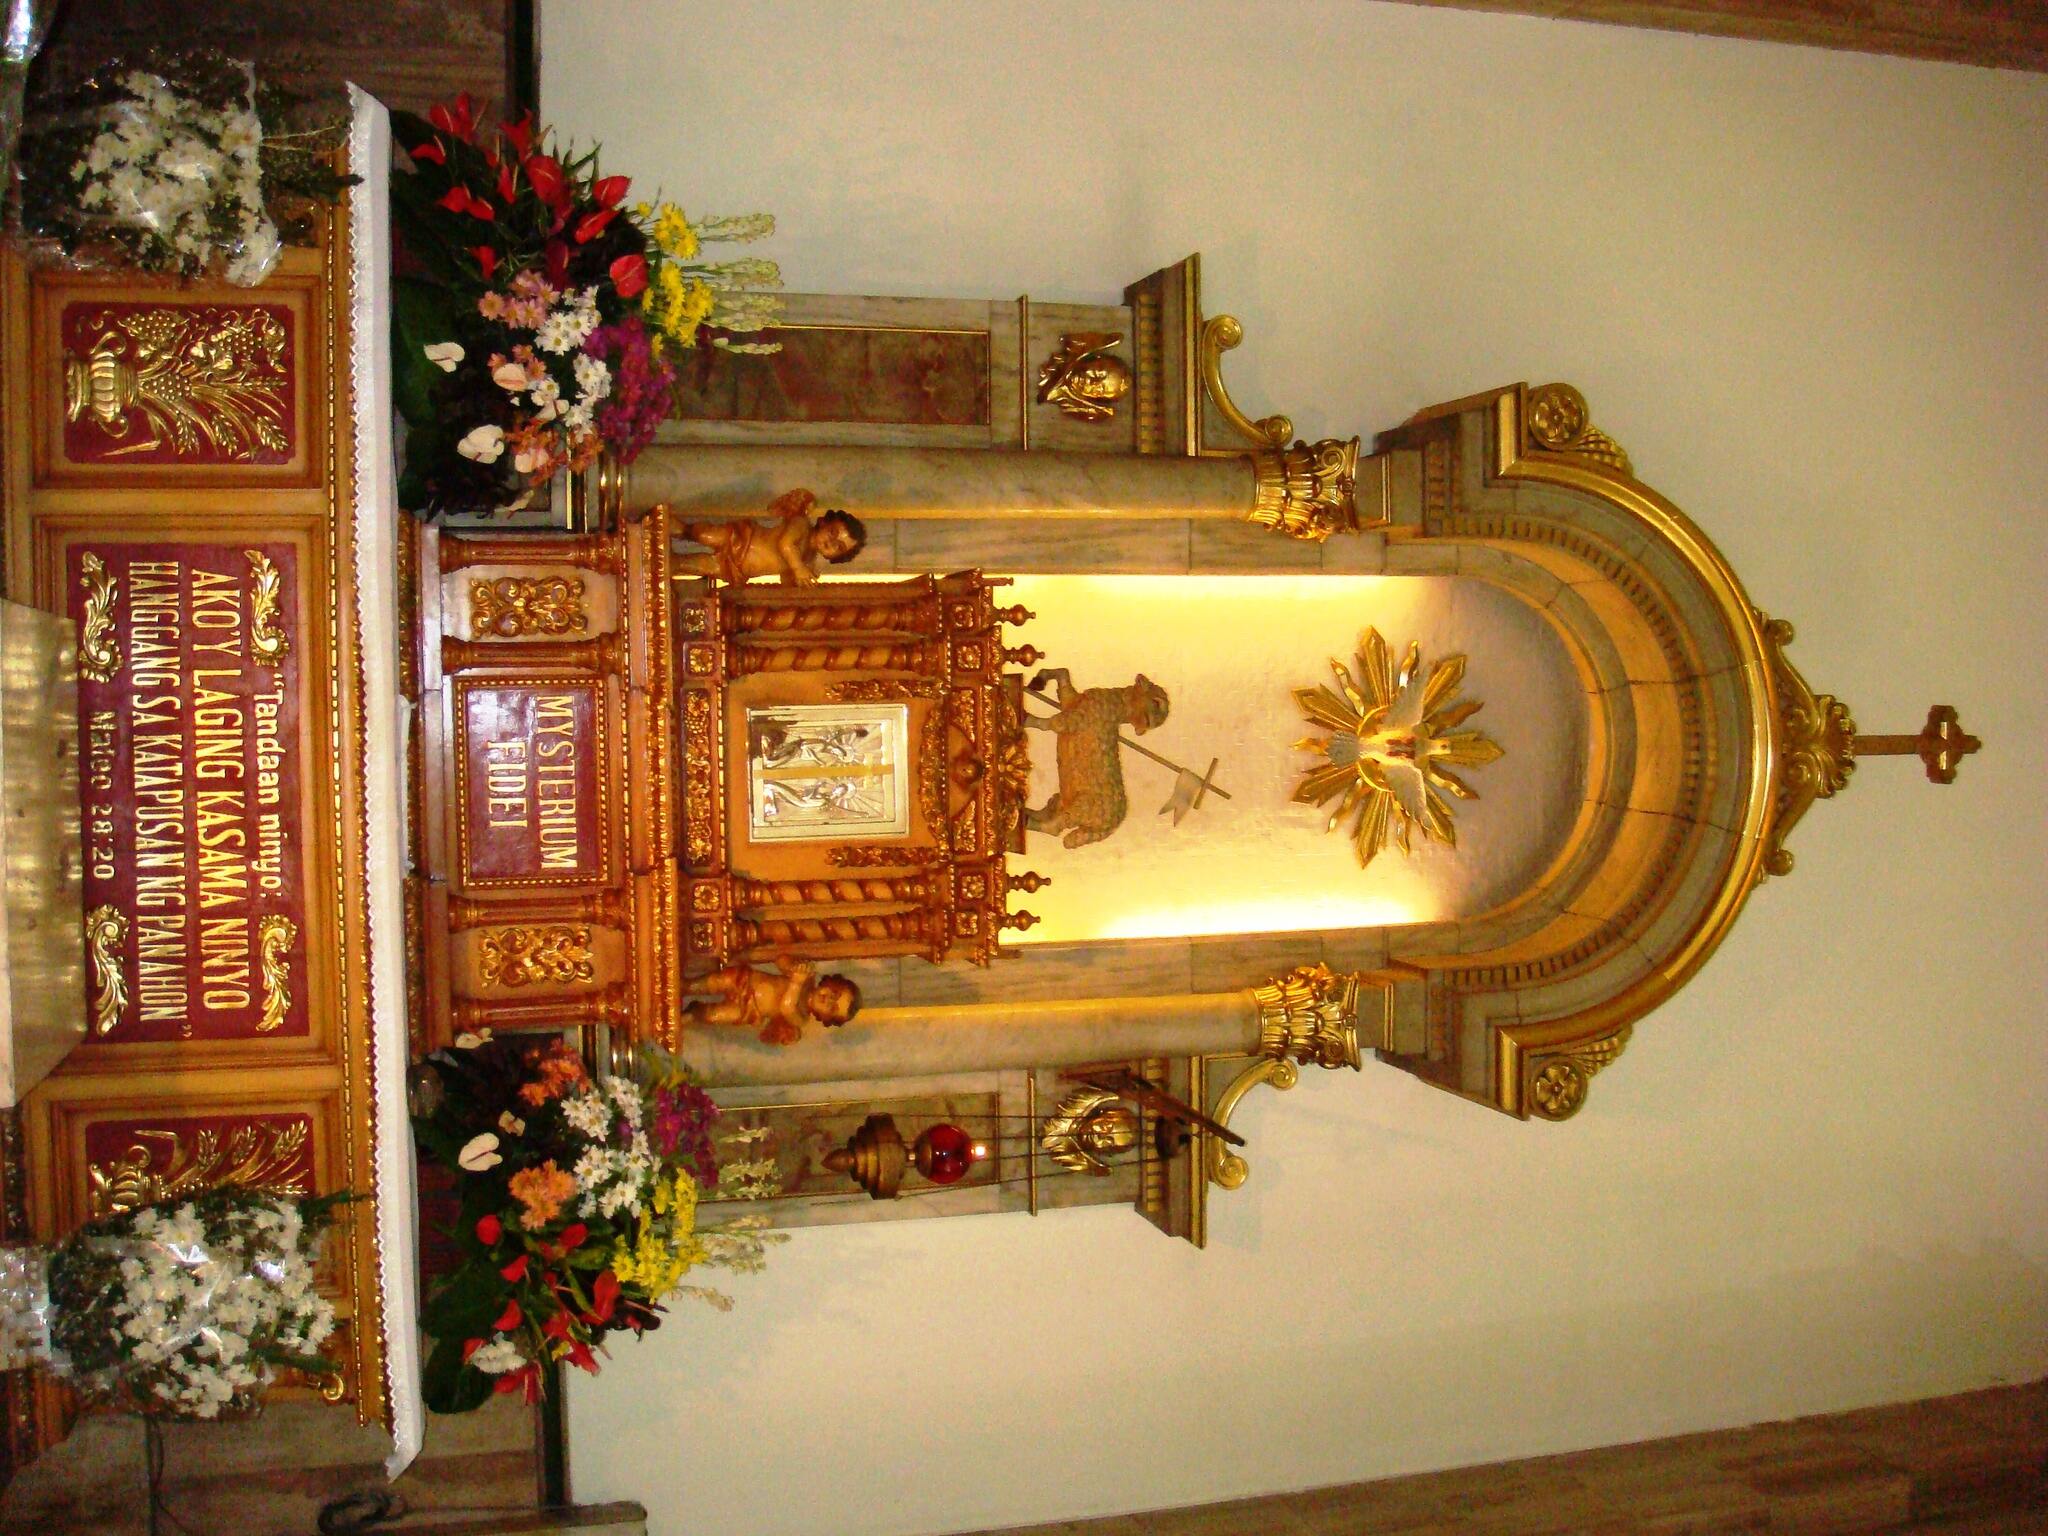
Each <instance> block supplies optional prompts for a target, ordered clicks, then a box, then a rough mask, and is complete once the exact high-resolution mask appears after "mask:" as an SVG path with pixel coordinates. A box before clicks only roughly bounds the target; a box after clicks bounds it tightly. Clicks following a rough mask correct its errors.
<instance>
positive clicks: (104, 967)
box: [85, 906, 128, 1035]
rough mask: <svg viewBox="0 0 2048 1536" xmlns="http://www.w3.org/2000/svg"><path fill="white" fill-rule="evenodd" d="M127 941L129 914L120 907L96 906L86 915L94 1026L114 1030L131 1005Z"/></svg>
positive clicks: (107, 1031)
mask: <svg viewBox="0 0 2048 1536" xmlns="http://www.w3.org/2000/svg"><path fill="white" fill-rule="evenodd" d="M127 941H128V918H127V916H126V915H125V914H124V913H123V912H122V911H121V909H120V908H119V907H115V906H103V907H94V908H93V909H92V911H90V912H88V913H87V914H86V915H85V947H86V949H87V950H88V951H89V952H90V953H91V955H92V981H93V996H92V1027H93V1028H94V1029H95V1030H97V1031H98V1032H99V1033H100V1034H103V1035H107V1034H112V1033H113V1030H114V1026H115V1025H116V1024H119V1023H120V1022H121V1015H122V1014H123V1013H124V1012H126V1011H127V1008H128V973H127V972H126V971H125V970H123V969H122V968H121V946H122V945H123V944H125V943H126V942H127Z"/></svg>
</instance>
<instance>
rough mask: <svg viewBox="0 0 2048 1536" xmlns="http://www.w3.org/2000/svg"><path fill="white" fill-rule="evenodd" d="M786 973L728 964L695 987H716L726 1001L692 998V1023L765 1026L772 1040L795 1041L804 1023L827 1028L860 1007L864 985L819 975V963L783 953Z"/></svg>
mask: <svg viewBox="0 0 2048 1536" xmlns="http://www.w3.org/2000/svg"><path fill="white" fill-rule="evenodd" d="M776 963H777V964H778V965H779V966H781V968H782V973H781V974H780V975H777V974H776V973H775V972H774V971H769V970H756V969H755V968H754V967H753V966H751V965H728V966H726V967H725V968H724V969H723V970H719V971H713V972H712V973H711V974H710V975H709V976H705V977H702V978H700V979H699V980H698V981H696V982H695V983H693V984H692V990H695V991H700V992H715V993H717V994H718V995H719V996H720V997H721V998H723V999H724V1001H722V1002H716V1003H689V1004H687V1005H685V1006H684V1008H683V1018H684V1019H685V1020H686V1021H687V1022H688V1023H691V1024H717V1025H725V1026H728V1027H731V1026H737V1027H740V1028H744V1029H752V1028H754V1027H755V1026H756V1025H758V1026H759V1027H760V1031H761V1039H762V1040H763V1041H764V1042H766V1043H767V1044H769V1045H791V1044H794V1043H795V1042H796V1041H797V1040H798V1039H799V1038H801V1037H802V1035H803V1032H804V1023H805V1021H806V1020H807V1019H815V1020H816V1021H817V1022H818V1023H820V1024H822V1025H824V1026H825V1027H826V1028H827V1029H837V1028H838V1027H839V1026H840V1025H842V1024H844V1023H846V1022H847V1020H849V1019H851V1018H852V1017H853V1016H854V1015H855V1014H856V1013H858V1012H860V988H859V987H858V986H856V985H855V984H854V983H853V981H852V980H851V979H849V978H848V977H845V976H820V975H819V974H818V971H817V967H815V966H812V965H806V964H804V963H803V962H801V961H797V960H792V959H791V958H790V957H789V956H788V955H783V956H780V957H779V958H778V959H777V961H776Z"/></svg>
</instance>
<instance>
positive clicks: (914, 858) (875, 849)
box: [825, 843, 946, 869]
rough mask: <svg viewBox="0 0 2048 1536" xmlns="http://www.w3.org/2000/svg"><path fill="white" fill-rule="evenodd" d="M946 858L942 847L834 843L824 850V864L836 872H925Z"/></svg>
mask: <svg viewBox="0 0 2048 1536" xmlns="http://www.w3.org/2000/svg"><path fill="white" fill-rule="evenodd" d="M945 859H946V853H945V850H944V849H943V848H932V847H927V846H924V845H922V844H920V845H918V846H915V847H912V846H910V845H907V844H906V845H904V846H901V847H899V846H898V845H896V844H894V843H835V844H833V845H832V846H831V847H830V848H828V849H827V850H826V851H825V862H826V863H828V864H830V865H832V867H833V868H835V869H924V868H926V867H928V866H929V865H933V864H942V863H944V862H945Z"/></svg>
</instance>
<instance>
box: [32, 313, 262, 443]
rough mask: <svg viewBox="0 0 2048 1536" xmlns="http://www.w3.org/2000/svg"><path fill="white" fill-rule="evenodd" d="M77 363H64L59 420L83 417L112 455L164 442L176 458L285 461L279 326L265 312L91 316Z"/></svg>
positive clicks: (72, 359) (68, 359)
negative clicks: (87, 341)
mask: <svg viewBox="0 0 2048 1536" xmlns="http://www.w3.org/2000/svg"><path fill="white" fill-rule="evenodd" d="M89 329H91V330H92V331H95V332H97V333H98V334H97V337H96V339H95V340H94V341H93V343H92V345H91V346H90V347H88V348H87V350H86V353H85V355H84V356H83V357H79V356H76V355H72V354H68V353H67V354H66V356H65V359H64V418H65V420H67V421H80V420H86V419H90V420H91V421H93V422H94V423H95V424H96V425H97V426H98V427H99V429H100V430H101V431H102V432H104V433H105V434H106V435H107V436H108V437H110V438H113V439H114V440H115V441H117V442H121V441H124V440H125V439H127V437H128V436H129V434H130V433H131V432H133V431H134V430H135V429H136V423H137V418H139V419H140V422H141V425H142V428H143V430H144V431H145V432H147V434H148V435H147V436H146V437H139V438H137V439H136V441H134V442H132V443H128V444H127V445H126V446H125V447H122V448H117V449H115V450H114V452H116V453H146V452H149V451H150V450H152V449H156V448H160V447H162V446H163V444H164V440H165V439H166V438H168V439H169V440H170V443H171V446H172V448H173V449H174V450H175V451H176V452H177V453H179V454H181V455H186V456H191V455H195V454H197V453H198V452H199V451H200V446H201V444H202V443H204V445H205V446H206V447H207V448H208V449H210V450H211V451H212V452H214V453H215V454H218V455H219V456H220V457H222V458H225V459H230V460H237V461H241V462H247V461H249V460H252V459H254V458H255V457H256V455H257V454H258V453H259V452H270V453H274V454H280V455H281V454H288V453H290V452H291V444H290V443H289V442H288V441H287V440H286V438H285V434H284V415H285V391H286V390H287V389H288V388H289V387H290V383H291V380H290V376H289V374H288V373H287V372H286V371H285V366H284V348H285V328H284V322H283V321H281V320H279V319H278V318H277V316H276V315H274V314H272V313H271V312H270V311H269V310H267V309H203V308H192V307H189V306H180V307H178V308H165V309H149V310H142V311H140V312H138V313H134V314H125V315H115V314H113V313H111V312H107V313H102V314H99V315H95V316H94V317H93V318H92V320H91V321H90V322H89Z"/></svg>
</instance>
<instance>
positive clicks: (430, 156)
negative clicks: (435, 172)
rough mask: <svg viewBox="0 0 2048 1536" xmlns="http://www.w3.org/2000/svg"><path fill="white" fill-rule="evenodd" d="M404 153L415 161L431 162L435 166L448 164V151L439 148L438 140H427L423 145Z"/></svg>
mask: <svg viewBox="0 0 2048 1536" xmlns="http://www.w3.org/2000/svg"><path fill="white" fill-rule="evenodd" d="M406 153H407V154H408V155H411V156H412V157H413V159H415V160H431V161H433V162H434V164H436V165H446V164H447V163H448V151H447V150H445V149H443V148H442V147H441V141H440V140H439V139H429V140H427V142H426V143H424V144H420V145H416V146H414V147H413V148H411V149H408V150H407V151H406Z"/></svg>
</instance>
